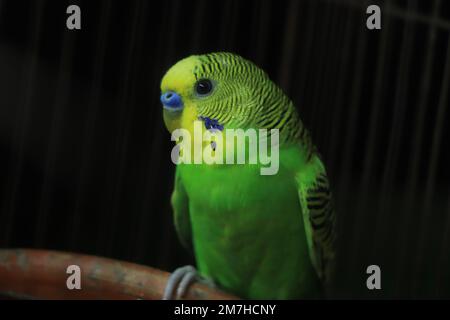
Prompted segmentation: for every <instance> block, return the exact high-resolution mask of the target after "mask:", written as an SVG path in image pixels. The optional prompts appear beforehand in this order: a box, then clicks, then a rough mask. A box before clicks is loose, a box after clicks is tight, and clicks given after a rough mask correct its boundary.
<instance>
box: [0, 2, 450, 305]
mask: <svg viewBox="0 0 450 320" xmlns="http://www.w3.org/2000/svg"><path fill="white" fill-rule="evenodd" d="M70 4H77V5H79V6H80V7H81V17H82V18H81V20H82V21H81V23H82V29H81V30H79V31H69V30H67V29H66V26H65V24H66V18H67V16H68V15H67V14H66V8H67V6H68V5H70ZM369 4H378V5H380V6H381V8H382V30H373V31H370V30H368V29H367V28H366V18H367V16H368V15H367V14H366V13H365V10H366V8H367V6H368V5H369ZM449 40H450V3H449V1H439V0H433V1H429V0H418V1H370V2H366V1H337V0H334V1H331V0H329V1H326V0H309V1H307V0H304V1H296V0H292V1H281V0H278V1H264V0H259V1H229V0H222V1H206V0H205V1H144V0H142V1H92V0H90V1H87V0H86V1H75V0H73V1H38V0H36V1H24V0H0V246H1V247H32V248H46V249H57V250H65V251H76V252H81V253H88V254H94V255H101V256H108V257H113V258H117V259H122V260H128V261H133V262H137V263H141V264H146V265H150V266H154V267H157V268H161V269H165V270H173V269H174V268H175V267H177V266H180V265H181V264H186V263H192V259H191V258H190V257H189V256H188V255H187V254H186V253H184V251H183V249H182V248H181V246H180V244H179V243H178V240H177V238H176V235H175V233H174V228H173V225H172V217H171V209H170V204H169V197H170V193H171V190H172V187H173V181H172V180H173V172H174V165H173V164H172V162H171V160H170V150H171V147H172V143H171V141H170V136H169V134H168V132H167V131H166V130H165V128H164V126H163V122H162V118H161V106H160V103H159V93H160V92H159V82H160V80H161V78H162V76H163V75H164V72H165V71H166V70H167V69H168V68H169V67H170V66H171V65H172V64H174V63H175V62H176V61H178V60H179V59H181V58H183V57H185V56H188V55H190V54H194V53H207V52H212V51H232V52H235V53H238V54H240V55H242V56H244V57H246V58H248V59H251V60H253V61H254V62H256V63H257V64H258V65H260V66H261V67H262V68H263V69H265V70H266V71H267V72H268V73H269V75H270V76H271V78H272V79H273V80H274V81H275V82H277V83H278V84H280V85H281V86H282V88H284V90H285V91H286V93H287V94H288V95H289V96H290V97H291V98H292V99H293V100H294V102H295V104H296V105H297V106H298V109H299V112H300V115H301V117H302V119H303V121H304V122H305V124H306V125H307V127H308V128H310V130H311V132H312V135H313V139H314V141H315V143H316V145H317V146H318V148H319V150H320V151H321V153H322V155H323V158H324V161H325V163H326V166H327V169H328V172H329V176H330V178H331V182H332V186H333V190H334V194H335V198H336V199H335V200H336V208H337V209H336V210H337V216H338V231H339V234H340V238H339V243H338V247H339V251H338V268H337V274H338V276H337V279H336V281H335V283H334V285H333V292H334V297H339V298H349V297H352V298H439V297H446V298H450V197H449V192H450V183H449V182H450V169H449V160H450V157H449V153H448V149H449V143H448V138H449V137H448V134H447V127H448V125H449V118H450V117H449V114H448V113H449V97H448V91H449V88H450V85H449V74H450V47H449V44H450V41H449ZM236 183H239V182H236ZM280 210H282V208H280ZM268 241H270V239H268ZM371 264H377V265H379V266H380V267H381V271H382V290H378V291H369V290H367V288H366V278H367V275H366V268H367V266H368V265H371Z"/></svg>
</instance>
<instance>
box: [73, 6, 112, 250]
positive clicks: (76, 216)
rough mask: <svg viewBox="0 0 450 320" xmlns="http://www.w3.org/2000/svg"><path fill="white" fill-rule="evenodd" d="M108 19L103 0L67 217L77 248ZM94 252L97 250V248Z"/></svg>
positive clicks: (107, 10)
mask: <svg viewBox="0 0 450 320" xmlns="http://www.w3.org/2000/svg"><path fill="white" fill-rule="evenodd" d="M110 19H111V1H104V2H102V10H101V16H100V19H99V20H100V21H99V29H98V33H97V39H96V42H97V45H96V46H95V49H94V60H93V61H94V64H93V66H94V68H93V71H92V82H91V89H90V106H89V108H88V114H87V116H86V124H85V127H84V133H83V136H82V138H81V139H82V140H81V141H83V149H82V151H81V165H80V169H79V172H78V174H79V176H78V181H77V192H76V195H75V199H76V200H75V205H74V209H73V211H72V212H71V213H70V215H71V216H70V218H69V228H70V229H69V230H70V232H69V243H70V244H69V248H77V247H78V242H79V239H80V237H81V234H80V231H81V230H80V227H81V216H82V211H83V205H84V203H85V201H86V199H85V192H84V190H85V188H86V185H87V183H88V175H89V172H88V171H89V166H90V162H91V159H92V156H93V150H92V149H93V139H92V134H93V133H94V131H95V126H96V122H97V116H98V109H99V100H100V92H101V86H102V82H103V72H104V61H105V54H106V44H107V39H108V34H109V29H108V27H109V25H110ZM97 252H101V251H98V248H97Z"/></svg>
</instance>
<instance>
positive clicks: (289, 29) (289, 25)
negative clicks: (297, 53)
mask: <svg viewBox="0 0 450 320" xmlns="http://www.w3.org/2000/svg"><path fill="white" fill-rule="evenodd" d="M299 6H300V1H298V0H291V1H290V2H289V5H288V6H287V9H286V15H287V21H286V24H285V27H284V32H283V34H284V38H283V49H282V55H281V61H280V63H281V65H280V76H279V79H280V81H279V83H280V86H281V87H282V88H284V89H285V90H287V91H289V90H288V89H289V83H290V79H291V71H292V62H293V59H294V50H293V48H294V47H295V46H294V44H295V42H296V41H297V21H298V16H299Z"/></svg>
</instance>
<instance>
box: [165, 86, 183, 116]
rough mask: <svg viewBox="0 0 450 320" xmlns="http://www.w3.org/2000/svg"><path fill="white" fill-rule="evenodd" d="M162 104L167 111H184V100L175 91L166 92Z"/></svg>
mask: <svg viewBox="0 0 450 320" xmlns="http://www.w3.org/2000/svg"><path fill="white" fill-rule="evenodd" d="M161 103H162V104H163V107H164V109H166V110H170V111H179V110H181V109H183V100H181V97H180V96H179V95H178V94H177V93H175V92H173V91H167V92H164V93H163V94H162V95H161Z"/></svg>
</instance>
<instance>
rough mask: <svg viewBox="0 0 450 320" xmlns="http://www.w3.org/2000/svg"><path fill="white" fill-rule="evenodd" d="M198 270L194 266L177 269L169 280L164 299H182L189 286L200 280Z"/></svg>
mask: <svg viewBox="0 0 450 320" xmlns="http://www.w3.org/2000/svg"><path fill="white" fill-rule="evenodd" d="M199 280H200V277H199V276H198V272H197V270H196V269H195V268H194V267H193V266H184V267H181V268H178V269H176V270H175V271H174V272H173V273H172V274H171V275H170V276H169V280H167V285H166V288H165V290H164V295H163V300H171V299H176V300H179V299H181V298H182V297H183V296H184V295H185V294H186V292H187V289H188V288H189V286H190V285H191V284H192V283H193V282H196V281H199Z"/></svg>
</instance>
